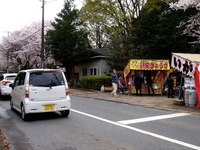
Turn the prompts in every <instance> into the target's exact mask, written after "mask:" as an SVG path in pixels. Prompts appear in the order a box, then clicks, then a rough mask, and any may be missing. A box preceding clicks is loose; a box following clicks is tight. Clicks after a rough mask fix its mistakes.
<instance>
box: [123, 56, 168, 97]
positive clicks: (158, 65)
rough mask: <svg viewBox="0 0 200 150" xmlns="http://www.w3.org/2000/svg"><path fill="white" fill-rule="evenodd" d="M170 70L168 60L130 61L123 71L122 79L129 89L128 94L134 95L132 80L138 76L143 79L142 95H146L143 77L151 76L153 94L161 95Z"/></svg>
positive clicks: (146, 90)
mask: <svg viewBox="0 0 200 150" xmlns="http://www.w3.org/2000/svg"><path fill="white" fill-rule="evenodd" d="M169 70H170V64H169V60H144V59H143V60H139V59H132V60H130V61H129V63H128V64H127V66H126V68H125V69H124V78H125V81H126V84H127V87H128V89H129V93H131V94H135V93H136V90H135V86H134V83H133V81H134V78H135V75H136V74H139V75H140V76H141V78H142V79H143V83H142V94H148V87H147V83H146V81H145V75H146V74H147V73H150V74H151V76H152V82H153V89H154V93H155V94H162V90H163V84H164V82H165V79H166V77H167V72H168V71H169Z"/></svg>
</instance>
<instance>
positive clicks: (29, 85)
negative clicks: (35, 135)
mask: <svg viewBox="0 0 200 150" xmlns="http://www.w3.org/2000/svg"><path fill="white" fill-rule="evenodd" d="M10 86H11V87H12V92H11V100H10V107H11V110H13V109H15V110H17V111H18V112H20V113H21V117H22V119H23V120H27V117H28V116H29V114H33V113H45V112H60V114H61V115H62V116H63V117H67V116H68V115H69V112H70V108H71V100H70V97H69V88H68V84H67V80H66V78H65V75H64V73H63V71H62V70H60V69H30V70H22V71H20V72H19V73H18V75H17V77H16V79H15V81H14V83H13V84H11V85H10Z"/></svg>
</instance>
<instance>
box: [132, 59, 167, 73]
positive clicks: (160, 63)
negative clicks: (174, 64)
mask: <svg viewBox="0 0 200 150" xmlns="http://www.w3.org/2000/svg"><path fill="white" fill-rule="evenodd" d="M130 69H131V70H169V69H170V65H169V60H136V59H133V60H131V61H130Z"/></svg>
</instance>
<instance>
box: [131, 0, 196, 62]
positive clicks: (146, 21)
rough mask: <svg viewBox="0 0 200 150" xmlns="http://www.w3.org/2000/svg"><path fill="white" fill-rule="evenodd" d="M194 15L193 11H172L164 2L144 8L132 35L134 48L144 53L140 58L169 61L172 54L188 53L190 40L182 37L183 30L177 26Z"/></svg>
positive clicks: (184, 36)
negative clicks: (157, 5) (134, 37)
mask: <svg viewBox="0 0 200 150" xmlns="http://www.w3.org/2000/svg"><path fill="white" fill-rule="evenodd" d="M147 5H148V3H147ZM194 13H195V11H194V9H190V10H187V11H183V10H178V11H175V10H172V9H171V8H170V7H169V5H168V3H165V2H160V3H159V7H155V8H153V9H152V8H148V7H147V9H146V8H145V9H144V12H143V13H142V15H141V17H140V19H139V20H138V22H137V23H136V24H135V28H134V30H133V33H132V34H133V35H134V36H136V37H137V38H136V39H135V40H134V43H135V45H136V47H138V48H141V50H143V51H144V54H143V55H142V58H148V59H152V58H153V59H158V58H160V59H170V58H171V53H172V52H188V51H189V50H190V45H189V44H188V42H189V41H191V40H192V38H190V37H188V36H186V35H183V34H182V32H183V28H177V26H179V24H180V22H181V21H183V20H185V19H187V18H188V17H189V16H190V15H192V14H194Z"/></svg>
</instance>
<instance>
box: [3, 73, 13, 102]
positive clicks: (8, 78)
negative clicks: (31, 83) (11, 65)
mask: <svg viewBox="0 0 200 150" xmlns="http://www.w3.org/2000/svg"><path fill="white" fill-rule="evenodd" d="M16 76H17V74H16V73H3V74H2V75H1V76H0V95H1V98H3V97H5V96H9V95H10V93H11V90H12V89H11V87H10V86H9V85H10V84H11V83H13V82H14V80H15V78H16Z"/></svg>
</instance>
